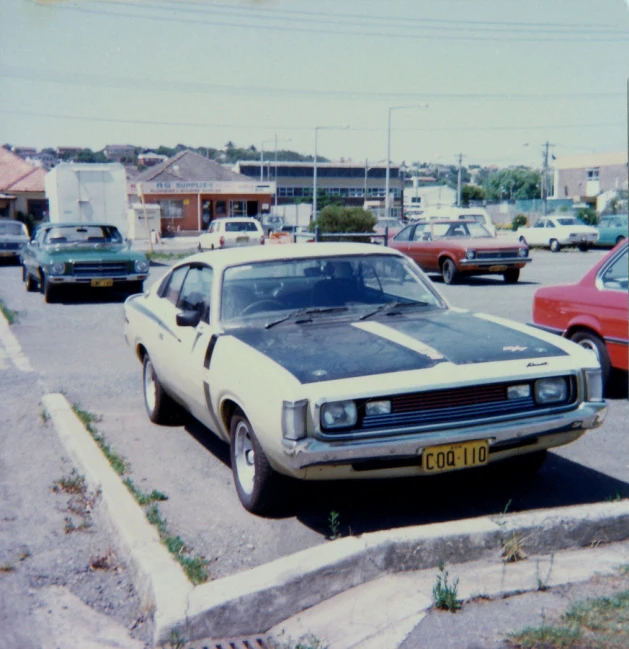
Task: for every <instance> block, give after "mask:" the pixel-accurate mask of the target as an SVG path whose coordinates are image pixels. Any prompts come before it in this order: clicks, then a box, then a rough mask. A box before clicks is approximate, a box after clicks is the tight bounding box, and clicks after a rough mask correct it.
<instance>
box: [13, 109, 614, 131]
mask: <svg viewBox="0 0 629 649" xmlns="http://www.w3.org/2000/svg"><path fill="white" fill-rule="evenodd" d="M0 114H5V115H19V116H22V117H43V118H49V119H62V120H79V121H87V122H95V123H103V122H107V123H118V124H142V125H146V126H180V127H188V128H241V129H250V130H256V131H258V130H276V131H304V132H310V131H312V126H311V125H310V124H305V125H293V126H286V125H277V126H275V125H269V124H260V125H255V124H250V123H249V124H229V123H226V124H218V123H217V124H213V123H211V122H176V121H168V120H147V119H130V118H125V119H121V118H118V117H87V116H85V115H68V114H59V113H37V112H30V111H23V110H11V109H6V108H0ZM624 125H625V124H624V122H599V123H596V124H566V123H561V124H544V125H538V126H487V127H482V126H481V127H479V126H471V127H466V126H461V127H437V128H433V127H426V128H396V129H395V130H396V133H397V132H404V133H418V132H422V133H423V132H469V133H472V132H490V131H502V132H508V131H537V130H550V129H564V130H566V129H583V128H603V127H617V126H624ZM349 130H351V131H357V132H361V133H366V132H383V131H385V130H386V128H378V127H351V128H350V129H349Z"/></svg>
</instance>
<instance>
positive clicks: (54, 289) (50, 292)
mask: <svg viewBox="0 0 629 649" xmlns="http://www.w3.org/2000/svg"><path fill="white" fill-rule="evenodd" d="M41 289H42V293H43V294H44V300H45V301H46V302H47V303H48V304H53V303H54V302H56V301H57V299H58V298H59V287H58V286H55V285H54V284H52V283H51V281H50V280H49V279H48V277H46V276H44V279H43V281H42V286H41Z"/></svg>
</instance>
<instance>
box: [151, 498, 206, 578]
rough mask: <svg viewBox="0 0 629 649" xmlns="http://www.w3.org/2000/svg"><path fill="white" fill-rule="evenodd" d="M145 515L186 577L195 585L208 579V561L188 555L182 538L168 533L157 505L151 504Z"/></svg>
mask: <svg viewBox="0 0 629 649" xmlns="http://www.w3.org/2000/svg"><path fill="white" fill-rule="evenodd" d="M146 517H147V519H148V521H149V523H151V525H154V526H155V528H156V529H157V533H158V534H159V538H160V540H161V542H162V543H163V544H164V545H165V546H166V548H167V549H168V551H169V552H170V553H171V554H172V555H173V556H174V557H175V559H176V560H177V561H178V562H179V564H180V565H181V567H182V568H183V569H184V572H185V573H186V575H187V576H188V579H189V580H190V581H191V582H192V583H193V584H194V585H195V586H197V585H198V584H202V583H204V582H206V581H207V580H208V578H209V577H208V572H207V564H208V562H207V561H206V560H205V559H204V558H202V557H195V556H191V555H190V551H189V549H188V547H187V546H186V544H185V543H184V542H183V540H182V538H181V537H180V536H177V535H173V534H171V533H170V531H169V529H168V521H167V520H166V519H165V518H163V517H162V515H161V512H160V511H159V507H158V506H157V505H152V506H151V507H150V508H149V509H148V510H147V512H146Z"/></svg>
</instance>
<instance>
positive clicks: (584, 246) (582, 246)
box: [579, 243, 590, 252]
mask: <svg viewBox="0 0 629 649" xmlns="http://www.w3.org/2000/svg"><path fill="white" fill-rule="evenodd" d="M589 249H590V244H589V243H580V244H579V250H580V251H581V252H587V251H588V250H589Z"/></svg>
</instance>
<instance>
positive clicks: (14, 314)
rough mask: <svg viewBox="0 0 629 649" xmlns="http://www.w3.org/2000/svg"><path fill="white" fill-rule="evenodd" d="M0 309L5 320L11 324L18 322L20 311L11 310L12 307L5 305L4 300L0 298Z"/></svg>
mask: <svg viewBox="0 0 629 649" xmlns="http://www.w3.org/2000/svg"><path fill="white" fill-rule="evenodd" d="M0 311H1V312H2V314H3V315H4V317H5V318H6V321H7V322H8V323H9V324H10V325H12V324H15V323H16V322H18V320H19V317H20V312H19V311H13V309H9V307H8V306H7V305H6V303H5V301H4V300H0Z"/></svg>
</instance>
